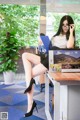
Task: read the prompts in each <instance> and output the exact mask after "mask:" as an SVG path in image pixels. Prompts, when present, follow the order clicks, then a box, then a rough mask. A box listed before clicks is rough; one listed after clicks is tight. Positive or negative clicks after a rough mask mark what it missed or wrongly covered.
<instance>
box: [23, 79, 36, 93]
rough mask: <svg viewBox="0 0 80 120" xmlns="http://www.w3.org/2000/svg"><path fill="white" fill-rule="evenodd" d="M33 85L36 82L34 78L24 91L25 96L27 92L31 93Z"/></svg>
mask: <svg viewBox="0 0 80 120" xmlns="http://www.w3.org/2000/svg"><path fill="white" fill-rule="evenodd" d="M33 84H35V80H34V79H33V78H32V79H31V81H30V84H29V87H28V88H26V90H25V91H24V94H26V93H27V92H29V91H31V89H32V85H33Z"/></svg>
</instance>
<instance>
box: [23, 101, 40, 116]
mask: <svg viewBox="0 0 80 120" xmlns="http://www.w3.org/2000/svg"><path fill="white" fill-rule="evenodd" d="M35 107H36V110H37V112H38V109H37V104H36V102H35V101H33V104H32V108H31V110H30V112H28V113H25V115H24V117H29V116H31V115H32V114H33V110H34V108H35Z"/></svg>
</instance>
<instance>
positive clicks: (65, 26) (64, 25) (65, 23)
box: [62, 20, 69, 34]
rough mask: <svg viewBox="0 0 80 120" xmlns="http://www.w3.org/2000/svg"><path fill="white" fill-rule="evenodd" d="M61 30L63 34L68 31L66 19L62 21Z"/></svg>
mask: <svg viewBox="0 0 80 120" xmlns="http://www.w3.org/2000/svg"><path fill="white" fill-rule="evenodd" d="M62 30H63V34H66V33H67V32H68V30H69V24H68V21H67V20H64V21H63V24H62Z"/></svg>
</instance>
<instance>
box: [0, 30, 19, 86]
mask: <svg viewBox="0 0 80 120" xmlns="http://www.w3.org/2000/svg"><path fill="white" fill-rule="evenodd" d="M19 49H20V45H19V41H18V39H17V38H16V37H15V35H14V34H11V33H10V32H7V33H6V35H5V37H3V39H1V40H0V72H3V75H4V81H5V84H12V83H14V73H15V72H16V70H17V60H18V58H19Z"/></svg>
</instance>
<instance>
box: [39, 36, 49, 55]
mask: <svg viewBox="0 0 80 120" xmlns="http://www.w3.org/2000/svg"><path fill="white" fill-rule="evenodd" d="M40 37H41V40H42V42H43V44H44V47H45V49H46V52H47V53H48V50H49V45H50V39H49V37H48V36H40Z"/></svg>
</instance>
